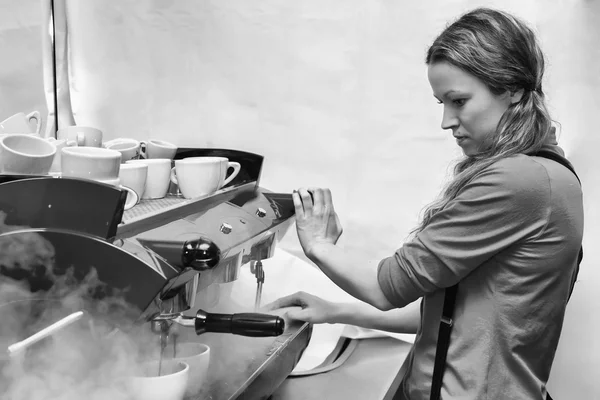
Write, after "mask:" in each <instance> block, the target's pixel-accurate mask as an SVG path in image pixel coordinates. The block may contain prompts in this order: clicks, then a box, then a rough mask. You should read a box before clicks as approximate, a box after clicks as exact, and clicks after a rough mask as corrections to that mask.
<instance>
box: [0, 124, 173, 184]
mask: <svg viewBox="0 0 600 400" xmlns="http://www.w3.org/2000/svg"><path fill="white" fill-rule="evenodd" d="M55 154H56V146H54V144H53V143H50V142H48V141H47V140H44V139H42V138H40V137H39V136H34V135H28V134H14V135H6V136H4V137H2V138H0V169H1V170H2V172H4V173H7V174H33V175H45V174H47V173H48V171H49V170H50V166H51V165H52V160H54V155H55ZM169 171H170V169H169Z"/></svg>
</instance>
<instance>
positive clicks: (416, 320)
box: [334, 301, 421, 333]
mask: <svg viewBox="0 0 600 400" xmlns="http://www.w3.org/2000/svg"><path fill="white" fill-rule="evenodd" d="M337 313H338V315H337V317H336V318H334V321H337V323H340V324H346V325H356V326H360V327H362V328H367V329H377V330H380V331H386V332H394V333H417V330H418V329H419V325H420V324H421V312H420V301H415V302H413V303H410V304H409V305H407V306H406V307H404V308H395V309H393V310H389V311H381V310H378V309H376V308H375V307H372V306H370V305H368V304H366V303H348V304H340V305H339V309H338V311H337Z"/></svg>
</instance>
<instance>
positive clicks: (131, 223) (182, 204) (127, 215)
mask: <svg viewBox="0 0 600 400" xmlns="http://www.w3.org/2000/svg"><path fill="white" fill-rule="evenodd" d="M255 188H256V183H253V182H249V183H245V184H243V185H241V186H238V187H229V188H224V189H221V190H219V191H218V192H216V193H214V194H212V195H210V196H205V197H201V198H199V199H191V200H188V199H185V198H184V197H181V196H176V195H168V196H167V197H165V198H163V199H157V200H142V201H141V202H140V203H139V204H138V205H136V206H135V207H132V208H131V209H129V210H127V211H125V212H124V213H123V222H122V224H121V225H119V227H118V228H117V234H116V238H118V239H124V238H128V237H132V236H135V235H138V234H140V233H143V232H146V231H149V230H151V229H155V228H158V227H160V226H163V225H165V224H168V223H169V222H172V221H175V220H178V219H181V218H184V217H186V216H188V215H190V214H192V213H196V212H199V211H201V210H207V209H210V208H211V207H213V206H216V205H218V204H221V203H224V202H227V201H229V200H231V199H233V198H234V197H235V196H238V195H239V194H240V193H244V192H250V193H251V192H253V191H254V190H255Z"/></svg>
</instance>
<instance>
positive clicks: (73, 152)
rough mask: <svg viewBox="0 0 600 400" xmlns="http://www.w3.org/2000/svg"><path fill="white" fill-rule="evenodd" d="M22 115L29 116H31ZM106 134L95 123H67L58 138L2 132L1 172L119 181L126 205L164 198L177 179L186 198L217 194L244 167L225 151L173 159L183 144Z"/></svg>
mask: <svg viewBox="0 0 600 400" xmlns="http://www.w3.org/2000/svg"><path fill="white" fill-rule="evenodd" d="M20 117H21V119H23V120H24V121H27V117H28V116H25V115H23V116H20ZM13 119H15V118H14V117H13ZM11 123H12V125H15V123H14V121H12V120H11ZM7 126H8V125H7ZM23 126H25V122H23ZM102 139H103V133H102V131H101V130H99V129H97V128H94V127H91V126H68V127H64V128H61V129H59V130H58V132H57V138H48V139H42V138H41V137H39V135H37V134H31V133H30V132H28V133H24V134H5V135H2V136H0V172H2V173H4V174H32V175H47V174H53V175H57V176H63V177H73V178H83V179H91V180H95V181H98V182H101V183H104V184H108V185H113V186H118V187H121V188H123V189H125V190H127V191H128V197H127V202H126V205H125V209H129V208H131V207H133V206H134V205H136V204H138V203H139V202H140V200H142V199H153V200H155V199H162V198H164V197H165V196H166V195H167V192H168V190H169V185H170V184H171V183H173V184H175V185H176V186H177V188H178V195H180V196H182V197H184V198H186V199H195V198H199V197H203V196H207V195H211V194H213V193H214V192H216V191H218V190H219V189H221V188H222V187H223V186H225V185H227V184H228V183H229V182H231V181H232V180H233V179H234V178H235V177H236V176H237V175H238V173H239V172H240V164H239V163H237V162H232V161H229V160H228V159H227V158H225V157H208V156H207V157H188V158H185V159H182V160H175V161H173V159H174V158H175V155H176V153H177V146H176V145H174V144H173V143H169V142H166V141H164V140H158V139H151V140H148V141H137V140H135V139H130V138H118V139H113V140H110V141H107V142H103V140H102Z"/></svg>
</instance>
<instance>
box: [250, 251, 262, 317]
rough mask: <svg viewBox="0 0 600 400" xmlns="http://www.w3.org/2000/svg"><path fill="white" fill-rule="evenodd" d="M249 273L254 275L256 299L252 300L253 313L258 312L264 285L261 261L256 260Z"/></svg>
mask: <svg viewBox="0 0 600 400" xmlns="http://www.w3.org/2000/svg"><path fill="white" fill-rule="evenodd" d="M250 272H252V273H253V274H254V275H256V299H255V300H254V311H258V309H259V308H260V300H261V297H262V289H263V283H265V270H264V268H263V265H262V261H260V260H257V261H256V262H255V263H253V264H251V265H250Z"/></svg>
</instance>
